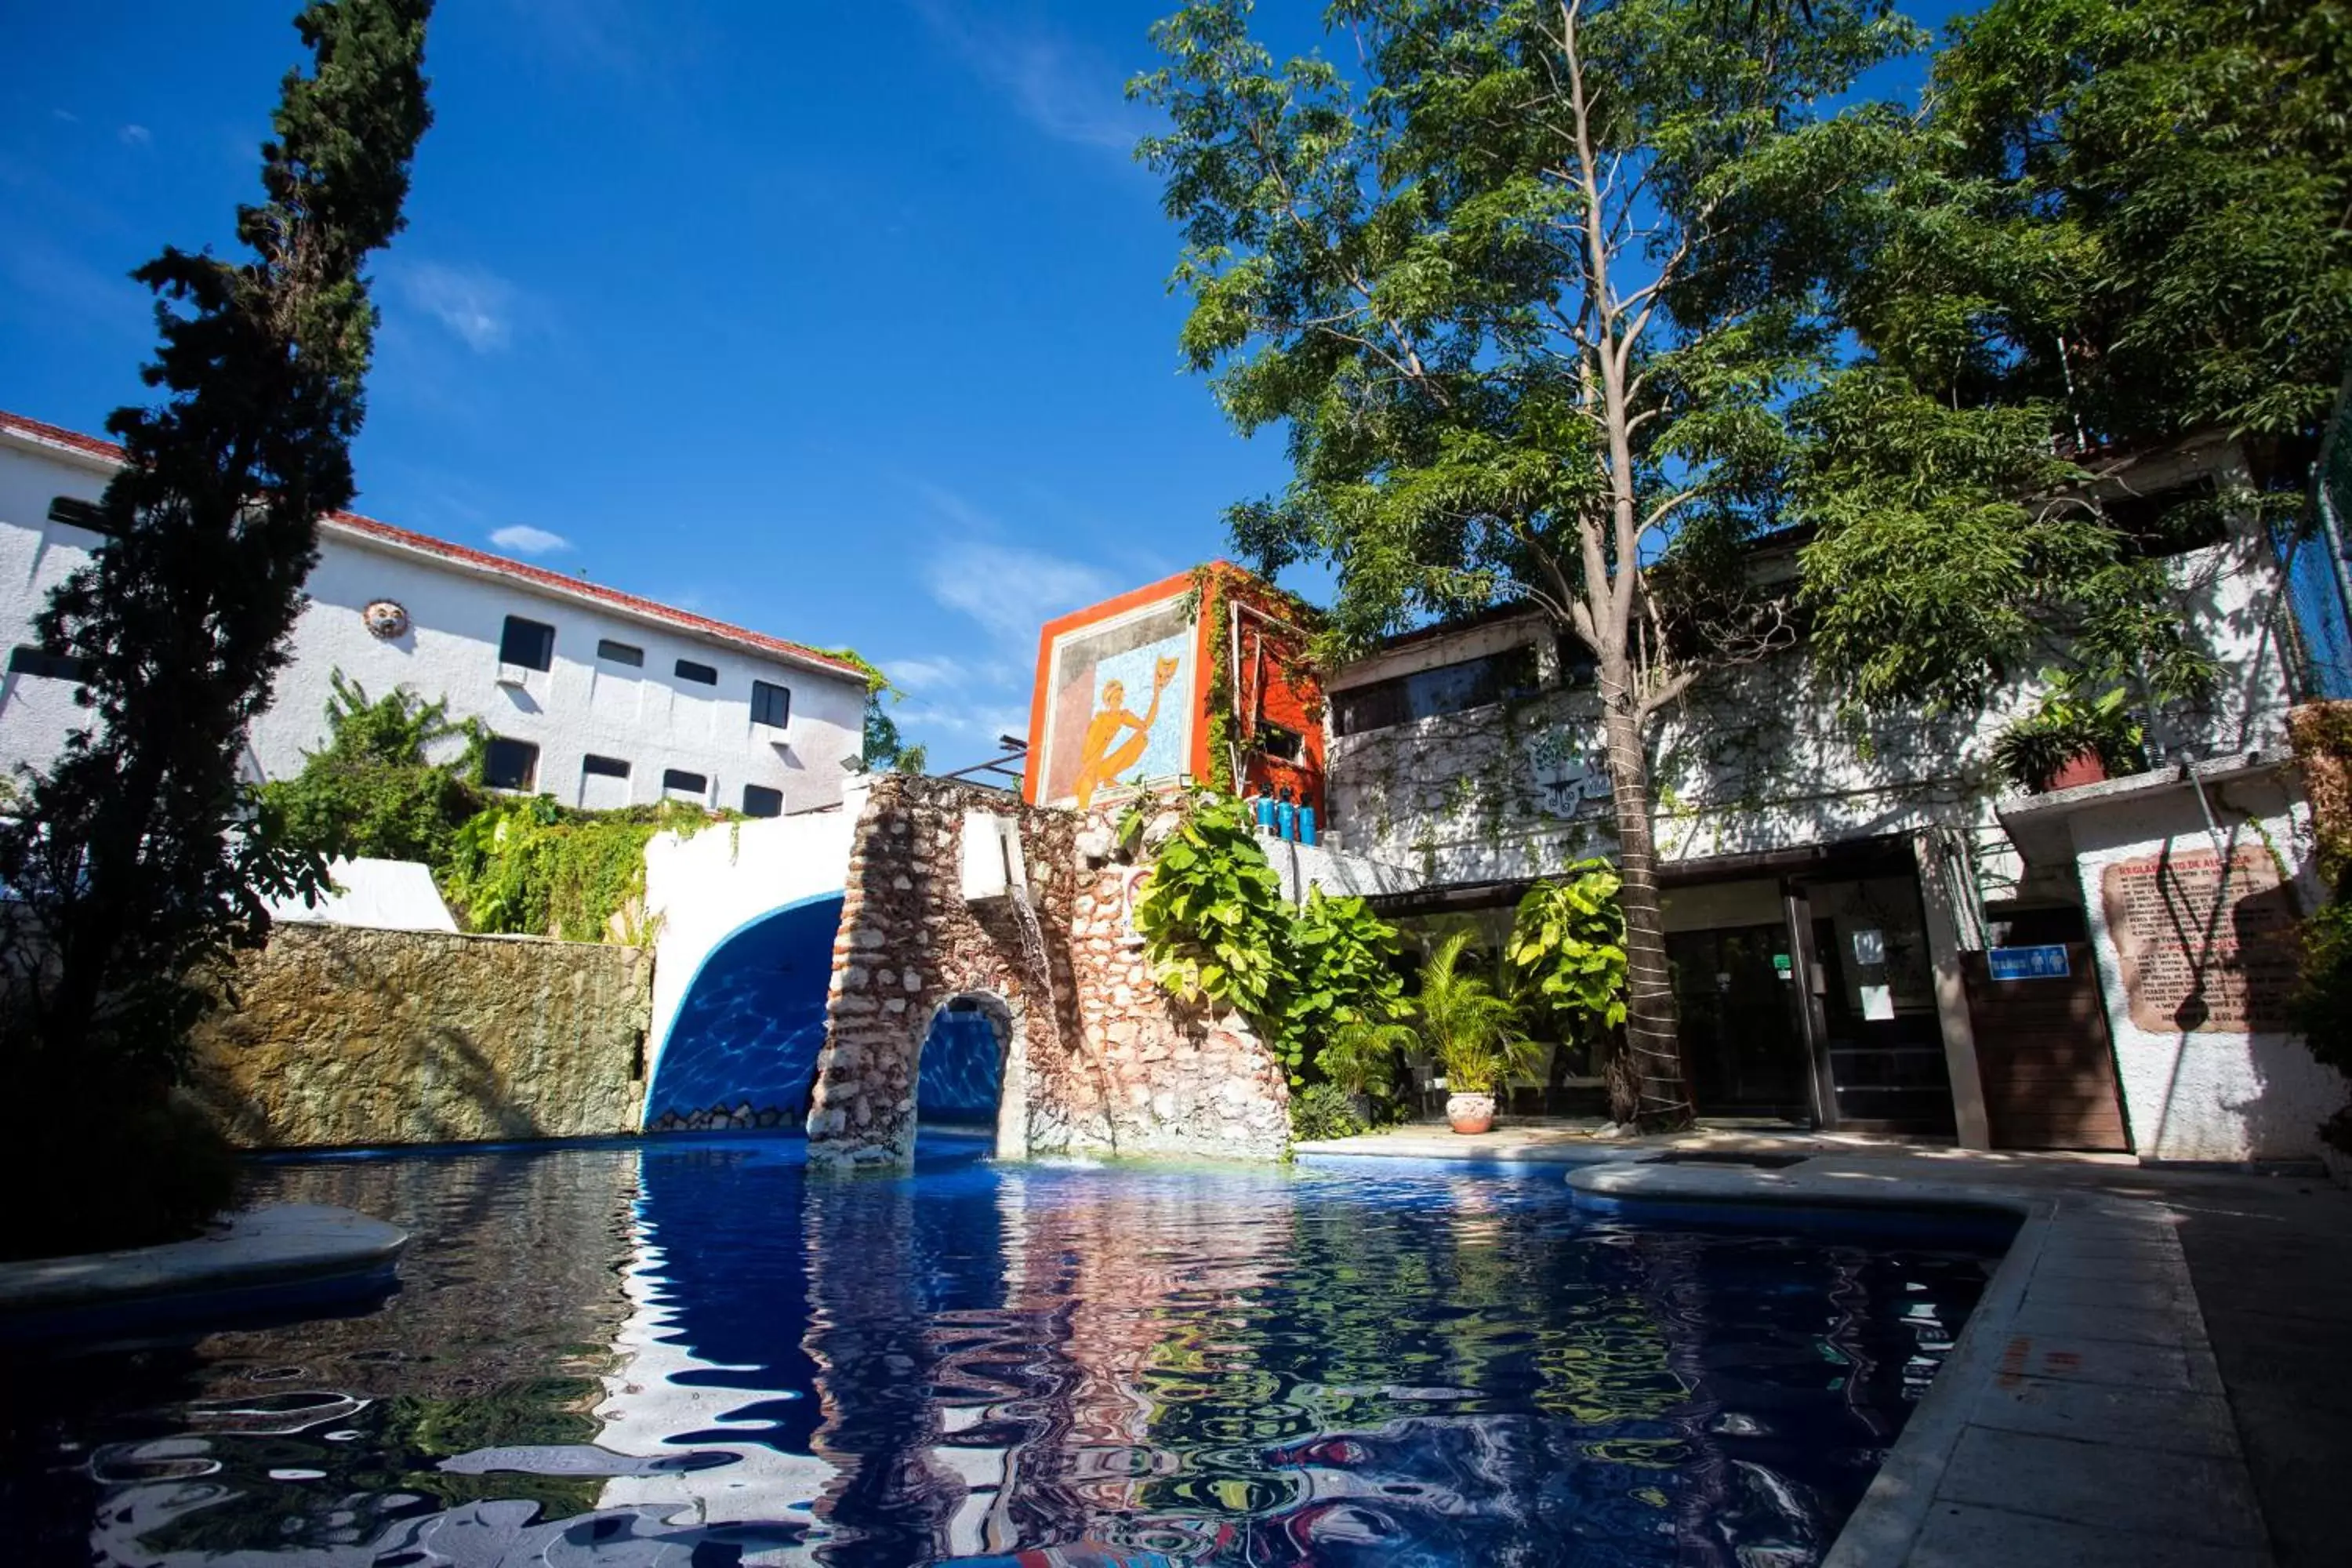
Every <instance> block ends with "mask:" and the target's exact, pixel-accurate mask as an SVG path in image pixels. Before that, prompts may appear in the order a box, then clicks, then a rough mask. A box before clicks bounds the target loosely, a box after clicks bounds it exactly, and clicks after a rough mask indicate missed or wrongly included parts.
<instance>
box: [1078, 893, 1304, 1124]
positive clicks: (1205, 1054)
mask: <svg viewBox="0 0 2352 1568" xmlns="http://www.w3.org/2000/svg"><path fill="white" fill-rule="evenodd" d="M1135 875H1136V874H1135V868H1132V867H1128V866H1122V865H1119V864H1118V863H1116V862H1110V863H1108V864H1105V865H1103V866H1100V867H1097V868H1089V869H1086V870H1084V871H1082V873H1081V878H1080V881H1079V889H1080V890H1079V893H1078V897H1077V900H1076V904H1075V905H1074V907H1073V909H1072V911H1071V913H1072V917H1073V919H1072V927H1071V935H1070V963H1071V969H1072V972H1073V973H1074V974H1075V975H1076V980H1077V986H1078V991H1077V994H1078V1016H1079V1022H1080V1031H1081V1037H1082V1038H1083V1040H1084V1043H1085V1047H1086V1051H1087V1056H1088V1057H1089V1058H1091V1059H1093V1060H1094V1061H1095V1062H1097V1064H1098V1070H1099V1072H1100V1074H1101V1082H1102V1093H1103V1095H1104V1097H1105V1100H1106V1110H1107V1115H1108V1121H1109V1122H1110V1135H1111V1142H1112V1143H1113V1144H1114V1146H1116V1147H1117V1148H1118V1150H1119V1152H1122V1153H1130V1154H1133V1153H1165V1154H1222V1155H1241V1156H1244V1157H1246V1158H1250V1159H1262V1160H1278V1159H1280V1158H1281V1157H1282V1153H1283V1151H1284V1149H1285V1148H1286V1147H1287V1145H1288V1143H1289V1141H1290V1089H1289V1086H1288V1084H1287V1082H1286V1080H1285V1079H1284V1077H1283V1072H1282V1068H1281V1067H1280V1066H1279V1065H1278V1064H1277V1063H1276V1061H1275V1059H1274V1058H1273V1056H1272V1055H1271V1054H1270V1053H1269V1052H1268V1051H1267V1050H1266V1048H1265V1046H1264V1045H1263V1044H1261V1043H1260V1042H1259V1040H1258V1037H1256V1035H1255V1034H1254V1033H1252V1032H1251V1030H1250V1026H1249V1024H1248V1022H1247V1021H1246V1020H1245V1019H1244V1018H1243V1017H1242V1016H1240V1015H1239V1014H1234V1013H1227V1014H1224V1015H1223V1016H1216V1017H1205V1016H1202V1015H1200V1014H1199V1013H1198V1012H1196V1011H1194V1010H1192V1009H1189V1008H1185V1007H1182V1006H1181V1005H1178V1004H1177V1002H1176V1001H1175V1000H1174V999H1173V998H1172V997H1171V996H1169V995H1168V994H1166V993H1165V992H1163V991H1161V990H1160V987H1159V986H1158V985H1157V984H1154V983H1153V981H1152V979H1151V967H1150V964H1149V963H1146V962H1145V961H1144V957H1143V946H1142V943H1141V942H1139V941H1138V940H1137V939H1136V937H1135V936H1134V935H1133V933H1132V931H1131V930H1130V928H1129V923H1128V916H1127V900H1128V899H1129V896H1130V893H1129V888H1130V886H1131V885H1132V884H1133V883H1134V881H1135Z"/></svg>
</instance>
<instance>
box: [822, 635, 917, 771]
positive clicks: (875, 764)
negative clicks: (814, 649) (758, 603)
mask: <svg viewBox="0 0 2352 1568" xmlns="http://www.w3.org/2000/svg"><path fill="white" fill-rule="evenodd" d="M824 651H825V652H827V653H829V654H831V655H832V656H833V657H834V658H838V659H845V660H846V661H847V662H849V663H851V664H854V665H856V667H857V668H858V669H859V670H860V671H861V672H862V673H863V674H864V675H865V677H866V735H865V745H864V747H863V749H862V750H861V752H860V757H861V760H862V761H863V762H864V763H865V766H866V772H867V773H921V772H922V771H923V770H924V769H925V768H926V767H929V765H930V756H929V752H926V751H925V750H924V749H923V748H922V747H920V746H910V745H908V744H907V742H906V739H905V737H903V736H901V735H900V734H899V733H898V721H897V720H896V719H893V718H892V717H891V716H890V707H891V705H892V704H894V703H896V702H898V701H899V700H901V699H902V698H903V697H905V695H906V693H904V692H902V691H900V690H899V689H898V688H897V687H895V686H893V685H891V684H890V678H889V677H888V676H887V675H885V674H883V673H882V667H881V666H880V665H877V664H874V663H872V662H870V661H868V660H867V659H866V658H865V657H864V656H862V655H861V654H859V653H858V652H857V651H856V649H855V648H846V647H834V648H827V649H825V650H824Z"/></svg>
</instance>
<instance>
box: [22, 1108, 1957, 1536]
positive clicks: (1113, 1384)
mask: <svg viewBox="0 0 2352 1568" xmlns="http://www.w3.org/2000/svg"><path fill="white" fill-rule="evenodd" d="M981 1147H982V1145H981V1144H980V1143H979V1142H977V1141H962V1142H953V1141H944V1140H940V1139H929V1140H927V1142H926V1143H925V1145H924V1149H923V1158H922V1162H921V1165H920V1168H919V1172H918V1173H917V1174H915V1175H914V1176H911V1177H887V1176H884V1177H866V1178H860V1179H839V1178H824V1177H817V1178H811V1177H809V1176H808V1175H807V1174H806V1173H805V1172H804V1170H803V1165H802V1163H801V1161H800V1157H799V1147H798V1145H797V1144H795V1143H793V1142H788V1141H785V1140H781V1139H777V1140H767V1141H758V1140H751V1139H741V1140H736V1141H733V1142H716V1141H699V1140H670V1141H665V1142H648V1143H646V1144H642V1145H625V1146H606V1147H595V1148H577V1149H569V1150H553V1151H542V1152H502V1153H497V1152H494V1153H478V1154H464V1155H439V1156H432V1157H400V1158H383V1159H370V1160H349V1161H327V1162H310V1163H289V1164H281V1165H274V1166H265V1167H257V1169H256V1171H255V1173H254V1176H253V1181H254V1184H255V1187H256V1195H257V1196H261V1197H279V1198H288V1199H301V1200H308V1201H325V1202H337V1203H344V1204H349V1205H352V1206H354V1207H358V1208H362V1209H365V1210H368V1211H370V1212H372V1213H377V1214H382V1215H387V1216H388V1217H391V1218H394V1220H396V1221H398V1222H399V1223H402V1224H404V1225H406V1226H411V1227H412V1228H414V1229H415V1232H416V1237H417V1238H416V1241H415V1245H414V1247H413V1250H412V1251H411V1253H410V1255H409V1257H408V1258H407V1259H406V1260H405V1261H404V1264H403V1270H402V1272H403V1285H402V1289H401V1290H400V1292H399V1294H398V1295H397V1296H395V1297H394V1298H393V1299H392V1300H390V1301H389V1302H387V1303H386V1304H384V1305H383V1307H381V1308H380V1309H378V1310H373V1311H372V1312H368V1313H366V1314H364V1315H361V1316H356V1317H351V1318H344V1319H336V1320H328V1321H311V1322H302V1323H294V1324H289V1325H283V1326H278V1327H255V1328H247V1329H243V1330H239V1331H231V1332H218V1333H214V1334H211V1335H209V1336H207V1337H205V1338H202V1339H198V1340H187V1339H182V1340H180V1341H175V1342H160V1343H151V1344H145V1345H140V1346H131V1347H124V1346H116V1347H109V1348H91V1349H86V1350H84V1351H83V1352H80V1353H79V1354H65V1353H60V1352H55V1351H49V1352H43V1353H42V1354H41V1355H39V1356H38V1357H33V1356H28V1355H26V1354H24V1353H22V1352H16V1360H14V1361H13V1362H11V1361H7V1360H5V1359H0V1379H5V1382H0V1521H5V1537H6V1539H7V1541H8V1542H9V1543H10V1547H9V1550H8V1552H6V1553H5V1554H4V1555H5V1559H6V1561H8V1562H11V1563H48V1562H58V1563H66V1562H73V1563H83V1562H99V1563H171V1564H194V1563H215V1564H224V1565H225V1564H231V1563H234V1564H237V1565H259V1564H272V1563H289V1564H291V1563H320V1564H352V1565H355V1568H356V1565H359V1564H382V1565H383V1568H404V1565H408V1564H417V1565H425V1564H443V1563H457V1564H465V1565H468V1568H472V1565H488V1564H521V1563H533V1564H540V1563H546V1564H564V1563H599V1564H604V1563H632V1564H648V1565H651V1564H656V1563H658V1564H664V1565H674V1568H716V1565H720V1564H727V1563H826V1564H842V1565H867V1564H872V1565H882V1564H901V1563H933V1562H942V1561H957V1562H966V1563H1002V1564H1014V1563H1017V1564H1021V1565H1023V1568H1054V1565H1063V1568H1081V1565H1099V1564H1109V1563H1124V1564H1132V1565H1143V1564H1160V1563H1171V1564H1173V1563H1232V1564H1250V1565H1253V1568H1256V1565H1275V1564H1286V1563H1331V1564H1356V1563H1366V1564H1370V1563H1380V1564H1396V1565H1419V1564H1437V1563H1512V1564H1544V1563H1573V1564H1589V1565H1596V1568H1597V1565H1604V1564H1605V1565H1609V1568H1641V1565H1648V1564H1667V1563H1675V1564H1683V1563H1699V1564H1721V1565H1723V1568H1797V1565H1800V1564H1803V1563H1813V1562H1816V1561H1818V1560H1819V1558H1820V1557H1821V1555H1822V1553H1823V1552H1825V1551H1826V1549H1827V1546H1828V1543H1829V1542H1830V1541H1831V1539H1832V1537H1833V1536H1834V1535H1835V1533H1836V1531H1837V1530H1838V1528H1839V1526H1840V1525H1841V1524H1842V1523H1843V1521H1844V1519H1845V1517H1846V1515H1847V1514H1848V1513H1849V1512H1850V1511H1851V1510H1853V1506H1854V1504H1855V1503H1856V1502H1857V1501H1858V1500H1859V1499H1860V1497H1861V1495H1862V1493H1863V1491H1864V1488H1866V1487H1867V1486H1868V1484H1869V1481H1870V1479H1871V1476H1872V1475H1873V1473H1874V1471H1875V1469H1876V1468H1877V1466H1878V1463H1879V1461H1880V1459H1881V1458H1882V1457H1883V1456H1884V1455H1885V1450H1886V1448H1887V1447H1888V1446H1889V1445H1890V1444H1891V1443H1892V1442H1893V1441H1894V1438H1895V1434H1896V1433H1897V1432H1898V1431H1899V1430H1900V1428H1901V1426H1902V1425H1903V1421H1904V1418H1905V1415H1906V1413H1907V1412H1908V1410H1909V1409H1910V1407H1911V1405H1912V1404H1913V1403H1914V1402H1915V1401H1916V1399H1917V1398H1918V1396H1919V1394H1921V1392H1922V1391H1923V1390H1924V1388H1925V1387H1926V1385H1927V1381H1928V1379H1929V1377H1930V1376H1931V1375H1932V1374H1933V1373H1934V1370H1935V1367H1936V1365H1937V1361H1938V1360H1939V1358H1940V1357H1941V1356H1942V1354H1943V1353H1944V1352H1945V1350H1946V1349H1947V1348H1948V1345H1949V1343H1950V1342H1951V1338H1952V1336H1953V1334H1954V1333H1955V1332H1956V1331H1958V1327H1959V1325H1960V1323H1961V1321H1962V1320H1963V1319H1964V1318H1965V1317H1966V1315H1967V1313H1968V1311H1969V1308H1970V1307H1971V1305H1972V1304H1973V1303H1974V1302H1975V1300H1976V1299H1977V1296H1978V1293H1979V1290H1980V1289H1981V1288H1982V1285H1983V1282H1984V1280H1985V1279H1986V1276H1987V1271H1988V1268H1989V1260H1990V1257H1991V1256H1992V1254H1993V1253H1994V1252H1995V1251H1996V1250H1997V1249H1998V1248H1999V1247H2000V1245H2001V1241H2000V1238H1999V1237H1993V1236H1988V1235H1984V1234H1980V1233H1970V1232H1967V1231H1962V1230H1956V1229H1950V1228H1926V1227H1923V1228H1915V1229H1910V1230H1905V1231H1897V1232H1894V1233H1883V1234H1873V1233H1870V1232H1866V1231H1859V1230H1851V1229H1846V1230H1819V1231H1813V1232H1811V1233H1806V1232H1778V1231H1773V1230H1770V1229H1769V1228H1768V1229H1760V1230H1759V1229H1756V1228H1732V1227H1728V1226H1715V1225H1712V1224H1710V1223H1709V1222H1708V1221H1707V1220H1706V1218H1705V1217H1704V1216H1678V1217H1677V1218H1676V1219H1675V1221H1674V1223H1673V1224H1672V1225H1670V1226H1647V1225H1643V1224H1639V1223H1634V1222H1632V1221H1629V1220H1626V1219H1622V1218H1616V1217H1612V1218H1595V1217H1592V1216H1591V1215H1584V1214H1581V1213H1580V1212H1579V1211H1577V1210H1575V1209H1573V1208H1572V1207H1571V1206H1570V1203H1569V1200H1568V1194H1567V1192H1566V1190H1565V1188H1564V1187H1563V1185H1562V1184H1561V1183H1560V1179H1559V1173H1558V1172H1556V1171H1555V1172H1550V1173H1538V1174H1528V1175H1524V1176H1511V1175H1498V1174H1494V1173H1462V1172H1458V1171H1449V1170H1446V1169H1444V1168H1438V1167H1397V1168H1393V1169H1391V1168H1386V1167H1381V1168H1378V1169H1368V1168H1358V1166H1362V1165H1364V1164H1365V1163H1361V1162H1360V1163H1357V1165H1351V1166H1349V1167H1348V1168H1344V1169H1342V1168H1328V1167H1327V1168H1318V1167H1315V1166H1300V1167H1297V1168H1295V1169H1289V1170H1280V1169H1247V1168H1240V1169H1235V1168H1191V1167H1181V1168H1180V1167H1170V1166H1118V1167H1099V1168H1097V1167H1085V1166H1077V1165H1069V1166H1048V1165H1030V1166H997V1165H993V1164H991V1163H984V1162H982V1160H980V1159H979V1158H978V1152H979V1150H980V1148H981ZM1755 1223H1756V1221H1754V1220H1753V1219H1751V1220H1750V1221H1749V1224H1750V1226H1753V1225H1754V1224H1755ZM1765 1223H1767V1224H1768V1225H1769V1223H1770V1222H1769V1221H1767V1222H1765ZM1924 1224H1925V1222H1923V1226H1924ZM8 1353H9V1352H0V1357H5V1355H6V1354H8Z"/></svg>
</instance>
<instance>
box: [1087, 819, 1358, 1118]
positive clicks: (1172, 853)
mask: <svg viewBox="0 0 2352 1568" xmlns="http://www.w3.org/2000/svg"><path fill="white" fill-rule="evenodd" d="M1143 821H1144V814H1143V813H1142V812H1141V811H1139V809H1138V808H1136V807H1133V806H1130V807H1129V810H1128V811H1127V812H1126V813H1125V814H1123V815H1122V816H1120V818H1119V819H1118V826H1117V829H1116V835H1117V837H1118V839H1119V840H1120V841H1121V843H1122V844H1124V845H1131V844H1133V843H1136V842H1138V841H1139V839H1140V837H1141V826H1142V823H1143ZM1135 925H1136V930H1137V931H1140V932H1141V933H1142V934H1143V939H1144V947H1143V951H1144V956H1145V957H1146V958H1147V959H1148V960H1149V961H1150V963H1151V966H1152V978H1153V980H1154V981H1155V982H1156V983H1157V984H1159V985H1160V988H1161V989H1162V990H1165V991H1168V992H1170V993H1171V994H1175V995H1177V996H1179V997H1181V998H1182V999H1183V1000H1184V1001H1186V1002H1191V1003H1207V1004H1210V1005H1215V1006H1220V1007H1230V1008H1233V1009H1234V1010H1235V1011H1237V1012H1239V1013H1241V1014H1243V1015H1244V1016H1246V1017H1247V1018H1249V1020H1250V1021H1251V1023H1252V1025H1253V1026H1255V1028H1256V1029H1257V1031H1258V1033H1259V1036H1260V1037H1262V1038H1263V1039H1264V1040H1265V1044H1266V1048H1267V1049H1268V1050H1270V1051H1272V1052H1273V1053H1274V1055H1275V1056H1276V1058H1278V1059H1279V1060H1280V1061H1281V1062H1282V1064H1283V1066H1284V1068H1286V1070H1287V1071H1288V1074H1289V1078H1290V1082H1291V1086H1292V1087H1293V1088H1294V1089H1296V1088H1301V1087H1304V1086H1305V1085H1306V1084H1307V1083H1308V1082H1310V1081H1312V1079H1313V1078H1314V1076H1315V1071H1316V1068H1315V1062H1316V1057H1317V1054H1318V1052H1319V1051H1321V1050H1322V1049H1323V1048H1324V1047H1325V1046H1326V1043H1327V1042H1328V1041H1329V1040H1331V1039H1333V1038H1334V1037H1337V1035H1338V1034H1339V1031H1341V1030H1342V1029H1344V1028H1345V1027H1347V1026H1349V1025H1351V1024H1356V1023H1359V1022H1370V1023H1375V1024H1379V1023H1393V1022H1394V1021H1396V1020H1397V1019H1399V1018H1401V1017H1402V1016H1404V1011H1405V1009H1404V1005H1403V1003H1402V1000H1401V993H1402V990H1403V983H1402V980H1401V979H1400V978H1399V976H1398V974H1397V973H1396V969H1395V961H1396V957H1397V952H1398V942H1397V932H1396V928H1395V927H1394V926H1391V925H1390V924H1388V923H1387V922H1386V921H1381V919H1380V918H1379V917H1377V916H1375V915H1374V914H1373V913H1372V910H1371V906H1370V905H1369V904H1367V903H1366V902H1365V901H1364V900H1361V899H1360V898H1354V897H1340V898H1330V897H1328V896H1326V895H1325V893H1324V892H1323V890H1322V889H1320V888H1314V889H1308V891H1307V901H1306V903H1305V904H1304V905H1303V906H1302V907H1301V908H1300V909H1298V910H1297V911H1296V912H1294V911H1293V910H1291V909H1290V907H1289V906H1288V905H1287V904H1286V903H1285V902H1284V900H1283V897H1282V879H1280V878H1279V877H1277V876H1276V875H1275V872H1274V868H1272V867H1271V866H1269V865H1267V864H1266V858H1265V848H1264V847H1262V846H1261V845H1260V844H1259V842H1258V837H1257V829H1256V826H1255V823H1254V822H1253V821H1252V820H1251V818H1250V816H1249V812H1248V809H1247V808H1246V807H1245V806H1244V805H1242V803H1241V802H1239V801H1237V800H1233V799H1230V798H1228V797H1225V796H1223V795H1212V794H1208V793H1206V792H1202V793H1199V794H1195V795H1192V796H1191V797H1189V798H1188V799H1187V800H1186V802H1185V804H1184V809H1183V814H1182V821H1181V825H1180V826H1178V828H1177V829H1176V831H1175V833H1174V834H1172V835H1171V837H1169V839H1168V841H1167V842H1166V843H1165V844H1163V845H1161V846H1160V855H1159V858H1158V860H1157V861H1155V862H1154V863H1153V866H1152V870H1151V879H1150V882H1148V883H1147V884H1145V887H1144V891H1143V897H1142V898H1141V899H1140V900H1138V901H1137V904H1136V910H1135Z"/></svg>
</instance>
